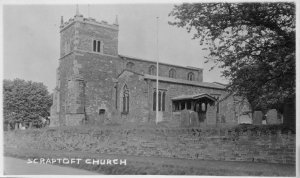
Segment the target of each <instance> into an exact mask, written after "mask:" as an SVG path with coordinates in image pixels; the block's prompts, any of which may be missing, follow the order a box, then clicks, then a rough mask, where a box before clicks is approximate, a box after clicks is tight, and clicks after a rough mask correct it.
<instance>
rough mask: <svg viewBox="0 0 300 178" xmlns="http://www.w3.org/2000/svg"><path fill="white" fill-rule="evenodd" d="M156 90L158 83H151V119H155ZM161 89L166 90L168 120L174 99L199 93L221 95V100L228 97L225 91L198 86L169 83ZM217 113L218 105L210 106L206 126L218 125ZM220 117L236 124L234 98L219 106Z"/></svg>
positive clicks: (160, 84)
mask: <svg viewBox="0 0 300 178" xmlns="http://www.w3.org/2000/svg"><path fill="white" fill-rule="evenodd" d="M154 88H156V82H155V81H151V82H150V93H151V94H150V95H149V96H150V99H149V100H150V101H151V108H150V109H151V112H150V114H151V118H155V111H153V110H152V104H153V102H152V101H153V92H154ZM159 89H164V90H166V103H165V104H166V105H165V106H166V107H165V109H166V110H165V112H164V117H165V118H166V119H170V118H171V117H172V100H171V99H172V98H173V97H176V96H180V95H192V94H199V93H207V94H211V95H214V94H218V95H220V99H222V98H223V97H225V96H227V95H228V93H227V92H226V91H224V90H217V89H210V88H204V87H201V88H200V87H196V86H189V85H181V84H175V83H167V82H160V83H159ZM216 112H217V105H212V106H210V105H208V110H207V119H206V124H209V125H212V124H216ZM219 115H220V116H224V119H225V122H226V123H236V116H235V105H234V100H233V97H232V96H230V97H228V98H227V99H225V100H224V101H222V102H221V103H220V104H219Z"/></svg>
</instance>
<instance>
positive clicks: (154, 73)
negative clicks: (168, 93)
mask: <svg viewBox="0 0 300 178" xmlns="http://www.w3.org/2000/svg"><path fill="white" fill-rule="evenodd" d="M149 74H150V75H156V70H155V66H154V65H152V66H150V67H149Z"/></svg>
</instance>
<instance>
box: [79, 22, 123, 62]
mask: <svg viewBox="0 0 300 178" xmlns="http://www.w3.org/2000/svg"><path fill="white" fill-rule="evenodd" d="M76 31H78V37H79V38H78V39H79V44H78V49H79V50H83V51H89V52H93V40H98V41H101V43H102V44H101V45H102V46H103V51H101V52H100V53H101V54H106V55H112V56H117V55H118V30H117V29H115V28H109V27H105V26H99V25H94V24H91V23H76Z"/></svg>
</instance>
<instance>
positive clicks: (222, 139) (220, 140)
mask: <svg viewBox="0 0 300 178" xmlns="http://www.w3.org/2000/svg"><path fill="white" fill-rule="evenodd" d="M295 140H296V138H295V134H291V132H288V133H284V132H281V131H277V132H275V133H274V132H261V131H250V130H247V131H242V132H236V131H234V130H226V129H220V130H218V129H211V130H210V129H208V130H203V129H200V128H185V129H167V128H156V129H152V128H151V129H147V128H137V129H132V128H131V129H121V128H108V129H100V128H95V127H94V128H89V129H80V128H79V129H76V128H67V129H61V128H60V129H59V128H56V129H47V130H18V131H9V132H5V133H4V148H5V149H9V148H10V147H13V148H17V149H22V148H26V149H43V150H45V149H46V150H49V151H51V150H52V151H55V150H64V151H66V150H68V151H82V152H91V153H105V154H117V155H118V154H120V155H137V156H139V155H141V156H154V157H170V158H184V159H202V160H225V161H248V162H268V163H281V164H295V155H296V150H295Z"/></svg>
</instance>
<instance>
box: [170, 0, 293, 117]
mask: <svg viewBox="0 0 300 178" xmlns="http://www.w3.org/2000/svg"><path fill="white" fill-rule="evenodd" d="M169 15H170V16H174V18H175V20H174V22H170V24H171V25H175V26H177V27H185V28H186V29H187V31H188V32H193V33H194V37H193V38H194V39H200V44H201V45H203V44H205V46H207V47H208V50H209V55H208V57H207V61H206V62H208V61H209V60H210V61H214V66H213V67H216V66H219V67H220V68H223V76H225V77H226V78H227V79H229V81H230V83H229V85H228V90H229V91H231V92H233V93H235V94H236V95H239V96H243V97H244V98H246V99H247V100H248V101H249V103H250V104H251V106H252V110H255V109H268V108H277V109H279V110H280V111H282V110H281V109H282V104H283V102H284V101H285V100H286V99H289V98H295V4H294V3H203V4H181V5H176V6H175V7H174V9H173V10H172V12H171V13H170V14H169Z"/></svg>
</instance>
